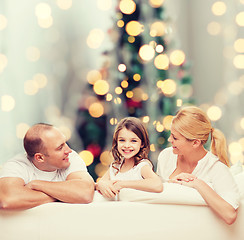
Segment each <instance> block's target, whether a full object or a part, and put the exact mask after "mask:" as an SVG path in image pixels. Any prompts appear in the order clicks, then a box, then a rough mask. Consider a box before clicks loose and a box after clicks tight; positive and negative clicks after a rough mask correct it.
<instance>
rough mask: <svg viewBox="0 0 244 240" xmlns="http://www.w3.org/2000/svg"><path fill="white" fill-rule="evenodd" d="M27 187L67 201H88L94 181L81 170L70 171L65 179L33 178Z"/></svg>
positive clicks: (89, 200)
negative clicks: (53, 180)
mask: <svg viewBox="0 0 244 240" xmlns="http://www.w3.org/2000/svg"><path fill="white" fill-rule="evenodd" d="M27 187H29V188H30V189H32V190H36V191H40V192H43V193H45V194H47V195H49V196H51V197H53V198H55V199H58V200H60V201H62V202H67V203H90V202H92V200H93V195H94V181H93V179H92V177H91V176H90V175H89V174H88V173H87V172H82V171H79V172H73V173H70V174H69V175H68V177H67V179H66V181H61V182H48V181H41V180H34V181H31V182H30V183H28V184H27Z"/></svg>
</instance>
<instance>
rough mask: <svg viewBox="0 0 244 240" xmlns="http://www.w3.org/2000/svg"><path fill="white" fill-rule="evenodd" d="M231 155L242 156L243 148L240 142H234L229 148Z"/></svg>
mask: <svg viewBox="0 0 244 240" xmlns="http://www.w3.org/2000/svg"><path fill="white" fill-rule="evenodd" d="M228 150H229V153H230V154H231V155H240V154H241V153H242V146H241V144H240V143H239V142H232V143H230V144H229V146H228Z"/></svg>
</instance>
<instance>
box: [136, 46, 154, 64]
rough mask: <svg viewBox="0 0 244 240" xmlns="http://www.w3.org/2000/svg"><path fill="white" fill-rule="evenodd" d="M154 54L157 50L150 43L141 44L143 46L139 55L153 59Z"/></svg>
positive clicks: (145, 58) (147, 59) (143, 58)
mask: <svg viewBox="0 0 244 240" xmlns="http://www.w3.org/2000/svg"><path fill="white" fill-rule="evenodd" d="M154 54H155V50H154V49H153V47H152V46H150V45H147V44H145V45H143V46H141V48H140V50H139V56H140V58H141V59H142V60H144V61H150V60H152V59H153V57H154Z"/></svg>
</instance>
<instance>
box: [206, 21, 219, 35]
mask: <svg viewBox="0 0 244 240" xmlns="http://www.w3.org/2000/svg"><path fill="white" fill-rule="evenodd" d="M207 31H208V33H209V34H210V35H218V34H219V33H220V32H221V25H220V24H219V23H218V22H210V23H209V24H208V26H207Z"/></svg>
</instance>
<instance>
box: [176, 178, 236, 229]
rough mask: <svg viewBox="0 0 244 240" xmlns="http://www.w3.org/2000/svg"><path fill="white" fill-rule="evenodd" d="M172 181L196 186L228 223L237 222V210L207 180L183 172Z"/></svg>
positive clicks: (207, 201)
mask: <svg viewBox="0 0 244 240" xmlns="http://www.w3.org/2000/svg"><path fill="white" fill-rule="evenodd" d="M171 182H175V183H178V184H181V185H185V186H188V187H192V188H195V189H196V190H197V191H198V192H199V193H200V194H201V196H202V197H203V199H204V200H205V202H206V203H207V204H208V206H209V207H210V208H211V209H212V210H213V211H214V212H215V213H216V214H217V215H218V216H219V217H220V218H222V219H223V220H224V221H225V222H226V223H227V224H229V225H230V224H232V223H234V222H235V220H236V217H237V210H236V209H234V208H233V207H232V206H231V205H230V204H229V203H228V202H226V201H225V200H224V199H223V198H222V197H221V196H219V195H218V194H217V193H216V192H215V191H214V190H213V189H212V188H211V187H210V186H209V185H208V184H207V183H206V182H204V181H203V180H201V179H198V178H196V177H195V176H194V175H192V174H187V173H181V174H179V175H178V176H175V177H174V179H172V180H171Z"/></svg>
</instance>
